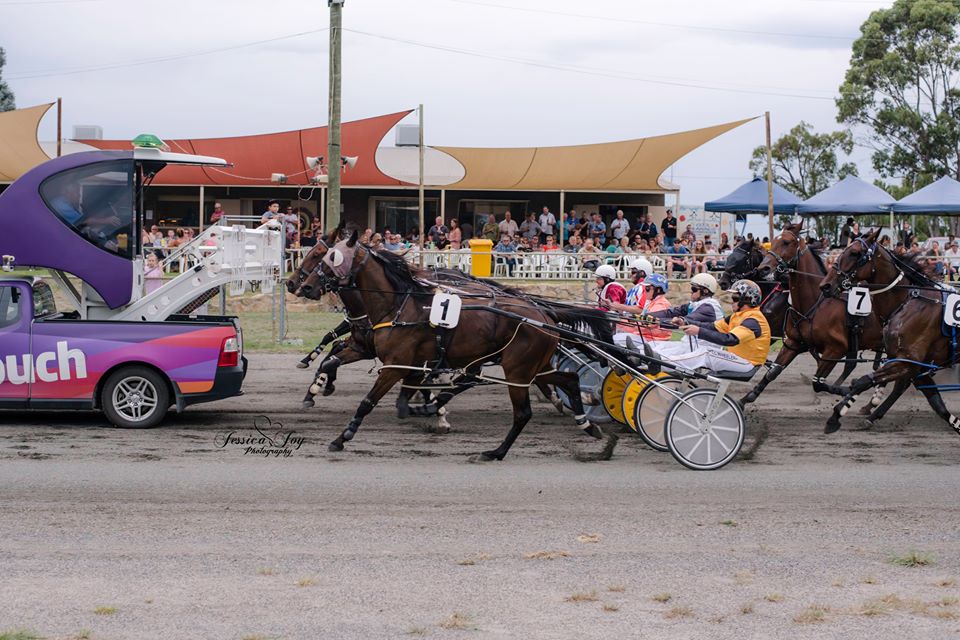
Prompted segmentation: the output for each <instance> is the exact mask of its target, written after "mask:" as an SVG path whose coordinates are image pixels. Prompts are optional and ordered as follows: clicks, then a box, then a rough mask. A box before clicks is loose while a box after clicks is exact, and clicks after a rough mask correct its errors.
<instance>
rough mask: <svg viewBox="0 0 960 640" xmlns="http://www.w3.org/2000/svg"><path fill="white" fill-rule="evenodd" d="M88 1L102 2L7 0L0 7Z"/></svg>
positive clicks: (79, 0) (79, 1) (96, 0)
mask: <svg viewBox="0 0 960 640" xmlns="http://www.w3.org/2000/svg"><path fill="white" fill-rule="evenodd" d="M89 2H103V0H8V1H6V2H0V7H8V6H11V5H17V4H28V5H31V6H35V5H40V4H86V3H89Z"/></svg>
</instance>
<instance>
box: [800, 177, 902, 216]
mask: <svg viewBox="0 0 960 640" xmlns="http://www.w3.org/2000/svg"><path fill="white" fill-rule="evenodd" d="M895 202H896V200H895V199H894V198H893V196H891V195H890V194H889V193H887V192H886V191H884V190H883V189H881V188H880V187H877V186H875V185H872V184H870V183H869V182H865V181H863V180H861V179H860V178H858V177H856V176H847V177H846V178H844V179H843V180H841V181H840V182H838V183H837V184H835V185H833V186H832V187H828V188H826V189H824V190H823V191H821V192H820V193H818V194H817V195H815V196H813V197H811V198H810V199H809V200H806V201H805V202H802V203H801V204H800V205H798V206H797V213H799V214H800V215H803V216H817V215H856V214H878V213H890V207H891V206H892V205H893V203H895Z"/></svg>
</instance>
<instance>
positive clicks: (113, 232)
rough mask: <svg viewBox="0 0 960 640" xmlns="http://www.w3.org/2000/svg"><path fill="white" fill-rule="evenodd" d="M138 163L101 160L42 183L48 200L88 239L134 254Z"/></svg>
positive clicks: (57, 175) (74, 228)
mask: <svg viewBox="0 0 960 640" xmlns="http://www.w3.org/2000/svg"><path fill="white" fill-rule="evenodd" d="M133 170H134V165H133V161H132V160H117V161H111V162H100V163H96V164H91V165H85V166H82V167H77V168H75V169H69V170H67V171H63V172H61V173H58V174H56V175H53V176H51V177H49V178H47V179H46V180H44V181H43V183H42V184H41V185H40V195H41V196H42V197H43V200H44V202H46V204H47V206H48V207H49V208H50V210H51V211H53V212H54V213H55V214H56V215H57V217H58V218H60V220H62V221H63V222H64V223H65V224H67V225H68V226H69V227H70V228H72V229H73V230H74V231H75V232H76V233H78V234H80V235H81V236H82V237H83V238H84V239H86V240H87V241H88V242H92V243H93V244H95V245H96V246H98V247H100V248H101V249H104V250H105V251H109V252H111V253H116V254H119V255H122V256H125V257H128V258H129V257H132V252H133V250H134V246H133V245H134V242H133V220H134V211H133V202H134V197H133V196H134V193H133V192H134V174H133Z"/></svg>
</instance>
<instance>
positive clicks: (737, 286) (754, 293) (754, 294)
mask: <svg viewBox="0 0 960 640" xmlns="http://www.w3.org/2000/svg"><path fill="white" fill-rule="evenodd" d="M727 291H729V292H730V293H735V294H737V295H739V296H740V302H741V304H744V305H746V306H748V307H759V306H760V301H761V299H762V298H763V293H762V292H761V291H760V285H758V284H757V283H756V282H754V281H753V280H737V281H736V282H734V283H733V285H731V287H730V288H729V289H727Z"/></svg>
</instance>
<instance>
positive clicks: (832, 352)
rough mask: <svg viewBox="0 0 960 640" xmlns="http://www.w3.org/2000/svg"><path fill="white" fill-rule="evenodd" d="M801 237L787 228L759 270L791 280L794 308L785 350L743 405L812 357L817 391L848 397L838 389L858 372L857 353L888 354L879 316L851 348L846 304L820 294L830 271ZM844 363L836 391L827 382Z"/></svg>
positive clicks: (867, 320)
mask: <svg viewBox="0 0 960 640" xmlns="http://www.w3.org/2000/svg"><path fill="white" fill-rule="evenodd" d="M801 231H802V227H801V225H799V224H796V225H789V226H787V227H785V228H784V230H783V232H782V233H781V234H780V235H779V236H777V237H776V238H774V240H773V244H772V246H771V248H770V251H769V252H767V255H766V257H765V258H764V259H763V262H762V263H761V264H760V266H759V268H758V273H760V275H762V276H764V277H769V276H773V275H775V274H779V275H783V274H786V275H787V278H788V283H789V290H790V297H791V305H790V308H789V310H788V311H787V315H786V320H785V321H784V338H783V348H782V349H780V353H778V354H777V358H776V361H775V363H774V365H773V366H772V367H771V368H770V371H769V372H767V374H766V375H765V376H764V377H763V379H762V380H761V381H760V382H759V383H758V384H757V386H756V387H754V388H753V390H752V391H750V393H748V394H747V395H746V396H745V397H744V398H743V400H742V401H741V402H743V403H748V402H753V401H754V400H756V398H757V396H759V395H760V393H761V392H762V391H763V390H764V389H765V388H766V386H767V385H768V384H770V383H771V382H773V380H775V379H776V378H777V376H779V375H780V373H781V372H782V371H783V370H784V369H785V368H786V367H787V366H788V365H789V364H790V363H791V362H793V361H794V359H796V357H797V356H798V355H800V354H801V353H806V352H808V351H809V352H810V354H811V355H813V357H814V358H815V359H816V360H817V371H816V374H815V375H814V378H813V390H814V391H815V392H817V393H819V392H821V391H827V392H829V393H833V394H836V395H843V394H844V393H845V391H846V390H845V389H842V388H839V385H840V384H842V382H843V381H844V380H846V378H847V376H849V375H850V373H851V372H852V371H853V369H854V368H855V367H856V362H854V361H853V359H852V358H856V357H857V351H858V350H859V349H870V350H874V351H878V350H882V348H883V327H882V326H881V324H880V321H879V320H878V319H877V318H876V316H869V317H867V318H865V319H864V321H863V323H862V325H861V326H860V328H859V330H860V334H859V338H858V340H857V343H859V344H857V343H854V345H853V347H854V348H851V340H850V332H849V331H848V323H847V308H846V304H845V303H844V302H842V301H840V300H837V299H834V298H828V297H827V296H825V295H824V294H823V293H822V291H821V290H820V281H821V280H822V279H823V277H824V276H825V275H826V267H825V266H824V265H823V262H822V260H821V259H820V257H819V256H818V255H817V254H816V252H815V251H814V250H812V249H811V248H810V247H808V246H807V243H806V240H805V239H804V238H803V237H801V235H800V234H801ZM843 360H846V361H847V362H846V366H845V368H844V371H843V373H842V374H841V376H840V377H839V378H838V379H837V381H836V382H835V383H834V384H833V385H830V384H828V383H827V376H828V375H830V372H831V371H833V369H834V367H836V365H837V363H838V362H840V361H843ZM876 401H877V402H879V399H878V398H877V399H876Z"/></svg>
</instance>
